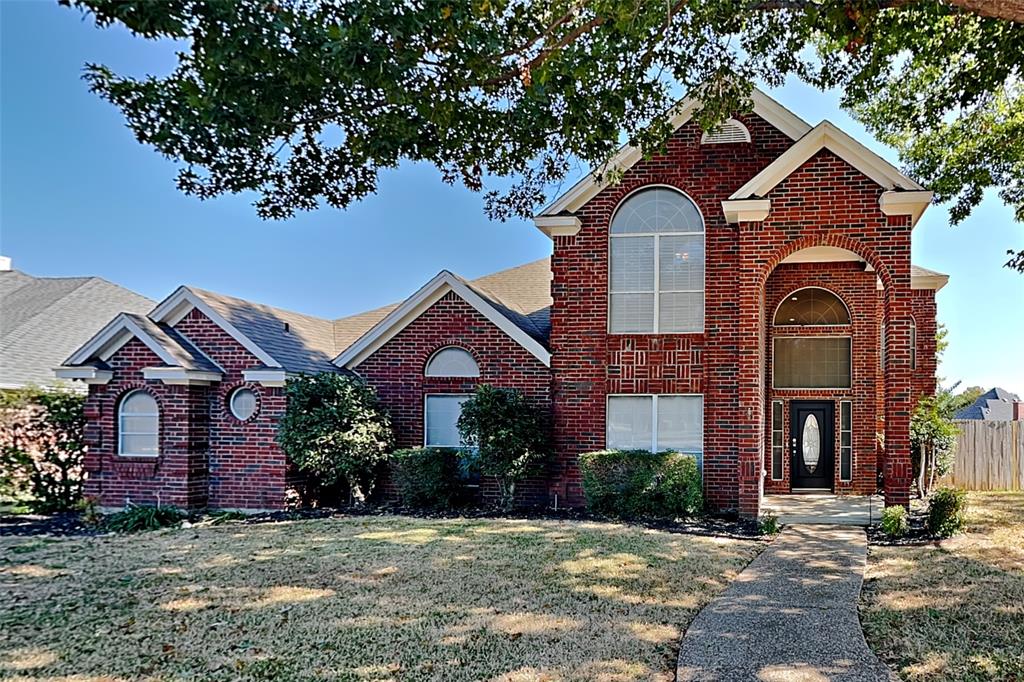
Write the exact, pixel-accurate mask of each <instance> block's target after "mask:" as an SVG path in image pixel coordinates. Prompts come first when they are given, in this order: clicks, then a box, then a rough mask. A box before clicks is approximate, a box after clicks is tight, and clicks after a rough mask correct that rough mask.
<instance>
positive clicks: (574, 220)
mask: <svg viewBox="0 0 1024 682" xmlns="http://www.w3.org/2000/svg"><path fill="white" fill-rule="evenodd" d="M533 223H534V224H535V225H536V226H537V228H538V229H539V230H540V231H541V232H543V233H544V234H546V235H547V236H549V237H562V236H569V237H571V236H572V235H574V234H576V233H578V232H579V231H580V228H581V227H583V223H582V222H580V219H579V218H578V217H577V216H574V215H551V216H547V215H545V216H537V217H536V218H534V219H533Z"/></svg>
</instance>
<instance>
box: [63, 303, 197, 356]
mask: <svg viewBox="0 0 1024 682" xmlns="http://www.w3.org/2000/svg"><path fill="white" fill-rule="evenodd" d="M132 337H135V338H137V339H138V340H139V341H142V343H144V344H146V347H147V348H149V349H150V350H151V351H153V352H154V353H156V355H157V357H159V358H160V359H161V360H163V361H164V362H166V363H167V364H168V365H172V366H178V365H179V362H178V360H177V359H176V358H175V357H174V356H173V355H171V354H170V353H168V352H167V349H166V348H164V347H163V345H162V344H161V343H160V342H158V341H157V340H156V339H154V338H153V337H152V336H150V334H149V333H148V332H147V331H146V330H144V329H143V328H142V327H140V326H139V325H138V323H137V322H135V320H133V319H132V318H130V317H128V315H126V314H125V313H120V314H118V316H117V317H115V318H114V319H113V320H111V321H110V322H109V323H107V326H106V327H104V328H103V329H101V330H100V331H99V332H97V333H96V335H95V336H93V337H92V338H91V339H89V341H87V342H86V343H85V345H84V346H82V347H81V348H79V349H78V350H77V351H75V352H74V354H73V355H72V356H71V357H70V358H68V359H67V361H66V362H65V363H64V364H65V365H72V366H73V365H81V364H84V363H86V362H88V361H89V360H91V359H92V358H94V357H98V358H101V359H103V360H105V359H107V358H109V357H110V356H111V355H113V354H114V353H115V352H117V350H118V349H119V348H120V347H121V346H123V345H124V344H126V343H128V341H129V339H131V338H132Z"/></svg>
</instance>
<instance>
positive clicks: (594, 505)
mask: <svg viewBox="0 0 1024 682" xmlns="http://www.w3.org/2000/svg"><path fill="white" fill-rule="evenodd" d="M579 464H580V471H581V472H582V473H583V493H584V494H585V495H586V497H587V507H588V508H589V509H591V510H592V511H595V512H598V513H600V514H610V515H613V516H621V517H625V518H631V517H643V516H649V517H658V518H676V517H688V516H696V515H698V514H700V513H701V511H702V510H703V507H704V499H703V494H702V485H701V476H700V469H699V468H698V466H697V458H696V457H694V456H693V455H684V454H680V453H678V452H659V453H651V452H647V451H646V450H601V451H599V452H587V453H584V454H582V455H580V459H579Z"/></svg>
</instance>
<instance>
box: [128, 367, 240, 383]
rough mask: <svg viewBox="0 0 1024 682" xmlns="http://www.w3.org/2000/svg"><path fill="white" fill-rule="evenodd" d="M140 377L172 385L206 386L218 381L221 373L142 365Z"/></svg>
mask: <svg viewBox="0 0 1024 682" xmlns="http://www.w3.org/2000/svg"><path fill="white" fill-rule="evenodd" d="M142 377H143V378H144V379H156V380H159V381H162V382H163V383H165V384H170V385H172V386H208V385H209V384H211V383H213V382H215V381H220V380H221V373H220V372H206V371H203V370H198V369H182V368H181V367H143V368H142Z"/></svg>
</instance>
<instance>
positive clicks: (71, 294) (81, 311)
mask: <svg viewBox="0 0 1024 682" xmlns="http://www.w3.org/2000/svg"><path fill="white" fill-rule="evenodd" d="M152 306H153V301H151V300H150V299H148V298H146V297H145V296H141V295H139V294H136V293H135V292H133V291H130V290H128V289H125V288H124V287H121V286H118V285H116V284H113V283H111V282H108V281H106V280H105V279H101V278H99V277H33V276H32V275H29V274H26V273H24V272H20V271H18V270H0V388H18V387H21V386H25V385H28V384H38V385H41V386H43V385H51V384H53V383H54V375H53V371H52V370H53V368H54V367H56V366H57V365H59V364H60V363H61V361H62V360H64V358H66V357H67V356H68V355H69V354H70V353H71V352H72V351H74V350H75V349H76V348H78V347H79V346H81V345H82V344H83V343H85V342H86V341H88V340H89V338H90V337H92V336H93V335H94V334H95V333H96V332H97V330H99V328H100V327H101V326H102V324H103V322H104V321H106V320H109V319H110V318H111V317H113V316H114V315H116V314H117V313H119V312H122V311H129V312H133V313H141V312H145V311H146V310H149V309H150V308H151V307H152Z"/></svg>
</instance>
